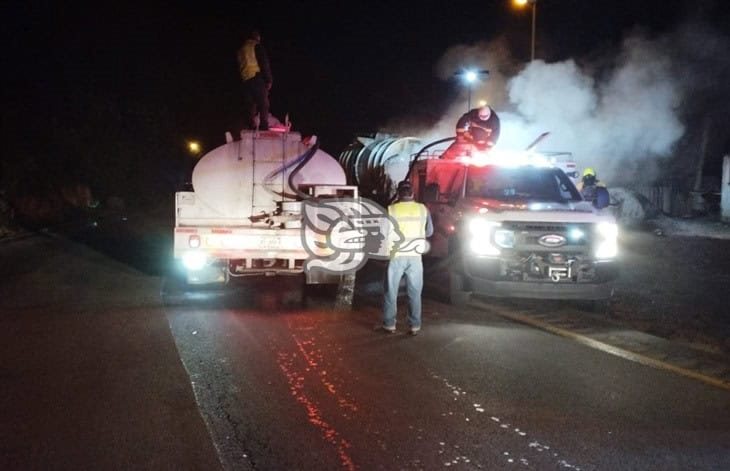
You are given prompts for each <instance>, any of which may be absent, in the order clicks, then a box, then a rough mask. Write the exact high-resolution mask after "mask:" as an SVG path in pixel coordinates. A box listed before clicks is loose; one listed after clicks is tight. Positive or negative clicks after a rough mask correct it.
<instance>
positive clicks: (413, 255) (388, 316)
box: [378, 181, 433, 335]
mask: <svg viewBox="0 0 730 471" xmlns="http://www.w3.org/2000/svg"><path fill="white" fill-rule="evenodd" d="M388 215H389V216H390V217H391V218H392V219H393V220H394V222H395V224H397V226H398V229H399V231H400V232H401V234H402V236H403V239H404V240H403V241H402V242H401V243H400V244H399V245H398V246H397V247H395V248H394V250H393V252H392V253H391V256H390V261H389V262H388V271H387V278H386V287H385V300H384V302H383V324H382V325H381V326H378V329H379V330H382V331H384V332H388V333H394V332H395V322H396V313H397V310H398V288H399V286H400V280H401V278H403V276H404V275H405V277H406V291H407V293H408V325H409V333H410V334H411V335H416V334H417V333H418V331H419V330H421V291H423V263H422V261H421V254H423V253H425V252H426V250H427V242H426V238H427V237H431V235H432V234H433V222H432V221H431V214H430V213H429V211H428V208H426V206H425V205H423V204H421V203H418V202H416V201H414V200H413V188H412V187H411V184H410V182H408V181H403V182H401V183H400V184H399V185H398V201H397V202H395V203H394V204H391V205H390V206H388Z"/></svg>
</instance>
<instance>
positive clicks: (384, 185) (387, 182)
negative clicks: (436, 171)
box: [339, 134, 423, 205]
mask: <svg viewBox="0 0 730 471" xmlns="http://www.w3.org/2000/svg"><path fill="white" fill-rule="evenodd" d="M422 147H423V143H422V141H421V140H420V139H418V138H416V137H400V136H396V135H391V134H374V135H371V136H358V137H357V138H356V139H355V140H354V141H353V142H352V143H351V144H350V145H348V146H347V148H345V150H344V151H342V152H341V153H340V155H339V162H340V165H342V168H343V169H344V170H345V175H346V176H347V182H348V184H349V185H355V186H357V187H358V189H359V192H360V196H363V197H366V198H370V199H372V200H374V201H376V202H378V203H380V204H383V205H386V204H387V203H388V202H389V201H390V199H391V198H392V197H393V195H394V194H395V190H396V187H397V185H398V182H400V181H402V180H405V179H406V177H407V175H408V171H409V167H410V164H411V161H412V159H413V158H414V157H415V155H416V154H417V153H418V152H419V150H421V148H422Z"/></svg>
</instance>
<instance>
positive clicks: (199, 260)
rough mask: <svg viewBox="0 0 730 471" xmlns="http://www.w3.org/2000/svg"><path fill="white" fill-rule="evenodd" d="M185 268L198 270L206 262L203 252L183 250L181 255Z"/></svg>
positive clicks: (206, 258)
mask: <svg viewBox="0 0 730 471" xmlns="http://www.w3.org/2000/svg"><path fill="white" fill-rule="evenodd" d="M182 262H183V265H184V266H185V268H187V269H188V270H190V271H195V270H200V269H201V268H203V267H204V266H205V264H206V263H207V262H208V257H207V256H206V255H205V252H197V251H196V252H185V253H184V254H183V256H182Z"/></svg>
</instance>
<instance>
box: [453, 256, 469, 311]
mask: <svg viewBox="0 0 730 471" xmlns="http://www.w3.org/2000/svg"><path fill="white" fill-rule="evenodd" d="M470 300H471V291H469V286H468V281H467V279H466V276H465V275H464V262H463V260H462V258H461V254H460V253H459V250H458V249H457V250H455V251H453V252H452V255H451V263H449V302H450V303H451V305H452V306H466V305H467V304H469V301H470Z"/></svg>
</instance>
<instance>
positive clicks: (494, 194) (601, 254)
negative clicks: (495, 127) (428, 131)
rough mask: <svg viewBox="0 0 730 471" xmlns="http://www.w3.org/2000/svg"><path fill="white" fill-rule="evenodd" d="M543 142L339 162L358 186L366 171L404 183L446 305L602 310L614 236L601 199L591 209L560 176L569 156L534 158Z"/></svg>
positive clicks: (613, 271) (363, 155)
mask: <svg viewBox="0 0 730 471" xmlns="http://www.w3.org/2000/svg"><path fill="white" fill-rule="evenodd" d="M545 136H547V133H545V134H543V135H542V136H541V137H540V138H538V139H536V140H535V141H534V142H533V143H532V144H531V145H530V146H529V147H528V148H527V149H526V150H524V151H522V150H521V151H505V150H498V149H496V148H495V149H492V150H490V151H487V152H483V151H480V150H479V149H477V148H469V149H467V151H466V152H464V153H462V154H460V155H457V154H458V153H454V152H448V150H449V149H445V148H444V147H446V143H448V142H450V141H453V138H446V139H441V140H438V141H434V142H431V143H429V144H425V145H423V144H421V147H420V148H421V150H420V151H418V152H416V153H414V154H411V155H400V156H395V154H389V155H388V156H385V155H383V156H379V155H378V152H373V151H367V149H366V148H367V147H370V148H371V149H380V148H382V147H383V146H384V145H385V142H383V143H380V144H379V143H378V142H377V141H370V142H367V143H363V145H362V146H361V147H360V149H359V150H357V151H355V150H353V149H349V150H348V153H346V154H343V155H341V156H340V162H341V164H342V165H343V167H344V168H345V170H346V173H347V174H348V178H349V179H350V181H351V183H355V182H357V181H358V180H360V181H362V180H364V181H367V180H368V179H367V177H366V176H364V175H363V170H368V169H369V170H370V171H372V173H373V174H374V175H375V176H376V177H377V176H380V175H382V174H385V175H386V176H385V178H384V180H386V181H388V180H392V181H394V182H396V184H397V182H398V181H400V180H402V179H408V180H410V181H411V183H412V185H413V188H414V192H415V196H416V199H417V200H418V201H420V202H422V203H424V204H426V205H427V206H428V208H429V210H430V212H431V216H432V219H433V224H434V234H433V236H432V238H431V240H430V251H429V253H428V254H427V257H426V259H425V260H424V262H425V264H426V266H428V267H430V269H429V270H427V272H426V273H427V274H426V277H427V279H428V278H429V277H432V278H437V279H438V280H439V282H440V280H441V277H442V276H444V275H445V276H447V277H448V286H449V298H450V300H451V302H452V303H453V304H456V305H462V304H465V303H467V302H468V301H469V299H470V297H471V296H472V295H482V296H489V297H506V298H537V299H565V300H582V301H588V302H589V304H590V305H591V307H592V308H593V309H599V310H605V309H607V308H608V300H609V299H610V297H611V295H612V293H613V282H614V280H615V279H616V277H617V276H618V263H617V255H618V244H617V237H618V230H617V225H616V221H615V218H614V217H613V215H612V214H611V212H610V210H608V209H607V208H606V206H607V205H608V194H607V193H606V194H605V195H603V196H602V197H601V199H600V201H598V202H597V203H596V204H595V205H594V204H592V203H591V202H587V201H584V200H583V198H582V197H581V195H580V193H579V192H578V190H577V189H576V187H575V185H574V183H573V181H572V180H571V178H570V177H569V176H568V175H567V174H566V171H568V172H570V171H571V170H574V167H575V163H574V162H571V161H570V159H568V160H567V161H566V159H565V157H566V155H567V156H568V157H570V155H569V154H564V153H553V154H552V156H550V155H545V154H541V153H538V152H536V151H535V147H536V145H537V143H539V142H540V141H541V140H542V139H543V138H544V137H545ZM389 139H392V137H391V138H389ZM416 141H418V139H416V138H411V139H409V142H416ZM439 146H441V147H439ZM451 149H453V147H451ZM385 157H388V158H385ZM358 159H362V160H364V162H361V161H359V160H358ZM389 160H394V161H395V162H397V163H398V165H388V161H389ZM403 162H407V164H406V165H405V167H404V166H403ZM354 169H357V170H359V171H360V172H359V173H357V174H356V173H354V172H353V170H354ZM391 169H395V170H396V172H392V173H391V172H390V170H391ZM385 190H386V191H387V190H388V188H386V189H385ZM385 197H386V199H387V198H389V197H392V194H387V195H385ZM439 282H437V283H439ZM443 284H446V283H443Z"/></svg>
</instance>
